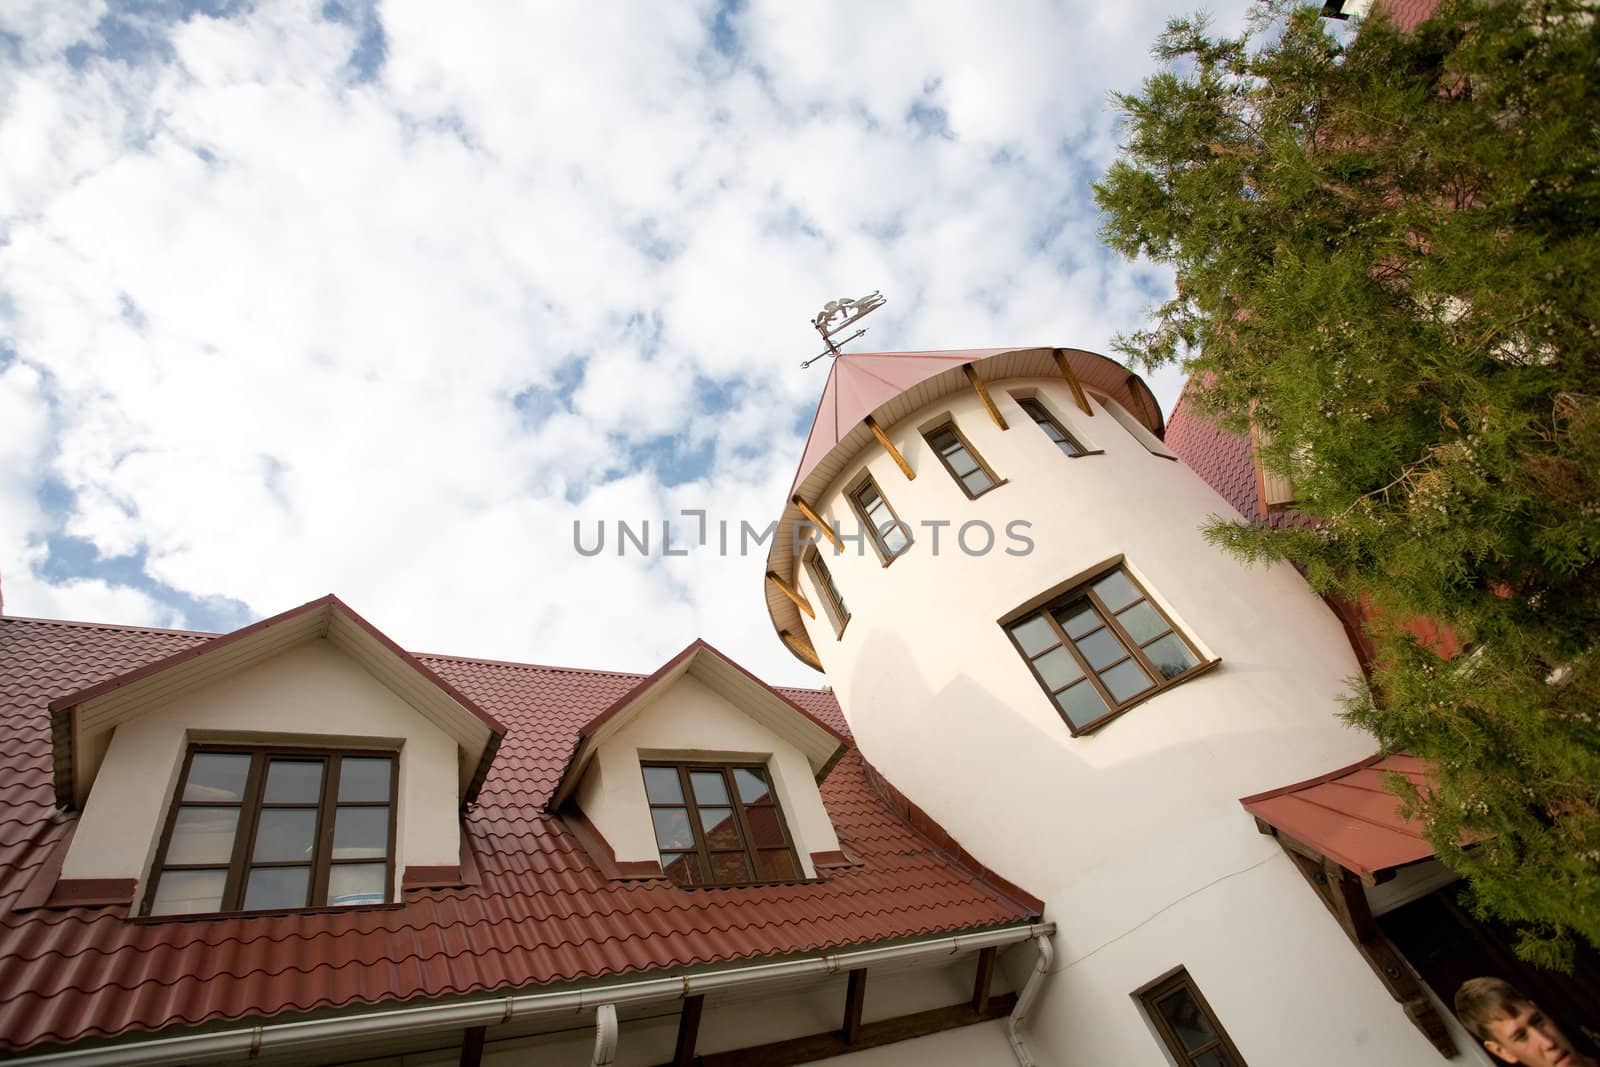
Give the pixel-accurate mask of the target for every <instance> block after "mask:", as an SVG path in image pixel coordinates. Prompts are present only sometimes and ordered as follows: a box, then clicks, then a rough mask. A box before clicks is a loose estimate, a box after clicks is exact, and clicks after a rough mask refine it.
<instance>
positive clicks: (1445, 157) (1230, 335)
mask: <svg viewBox="0 0 1600 1067" xmlns="http://www.w3.org/2000/svg"><path fill="white" fill-rule="evenodd" d="M1594 10H1595V9H1594V8H1593V7H1586V6H1585V4H1584V3H1582V2H1580V0H1504V2H1501V3H1485V2H1483V0H1446V3H1445V4H1444V6H1443V7H1442V8H1441V9H1440V11H1439V13H1438V15H1437V16H1436V17H1435V18H1434V19H1432V20H1430V21H1429V22H1427V23H1425V24H1423V25H1422V26H1421V27H1419V28H1417V29H1416V30H1414V31H1412V32H1409V33H1402V32H1399V31H1398V30H1396V29H1395V28H1394V27H1392V26H1391V25H1389V24H1388V23H1387V22H1386V21H1385V19H1384V18H1383V16H1382V15H1381V14H1378V15H1374V16H1373V17H1372V18H1369V19H1367V20H1366V21H1365V22H1364V23H1363V24H1361V25H1359V27H1358V28H1357V29H1356V30H1355V32H1353V33H1352V32H1349V31H1338V32H1335V31H1333V30H1331V29H1330V28H1329V26H1328V24H1326V23H1325V21H1324V20H1322V19H1320V18H1319V17H1318V13H1317V10H1316V9H1315V8H1304V7H1302V8H1295V7H1292V6H1290V5H1289V4H1288V3H1284V2H1278V3H1275V4H1273V5H1271V6H1267V7H1263V8H1261V9H1260V10H1259V11H1258V12H1257V13H1256V17H1255V19H1254V20H1253V21H1252V23H1251V30H1250V31H1249V32H1248V33H1246V34H1245V35H1244V36H1242V37H1239V38H1226V37H1218V36H1213V35H1212V34H1211V32H1210V30H1209V28H1208V26H1207V24H1206V22H1205V20H1204V19H1201V18H1197V19H1191V20H1178V21H1174V22H1172V23H1170V24H1169V25H1168V27H1167V30H1166V32H1165V33H1164V34H1162V35H1161V37H1160V39H1159V42H1158V44H1157V47H1156V54H1157V55H1158V57H1160V58H1161V59H1162V60H1163V61H1164V67H1163V70H1162V71H1161V72H1160V73H1158V74H1156V75H1155V76H1154V77H1152V78H1150V79H1149V80H1147V81H1146V82H1145V83H1144V85H1143V87H1142V89H1141V91H1140V92H1138V93H1133V94H1121V95H1118V96H1117V98H1116V99H1117V102H1118V104H1119V105H1120V107H1121V109H1122V111H1123V113H1124V118H1125V124H1124V127H1123V135H1124V138H1125V143H1124V145H1123V153H1122V157H1121V158H1120V159H1119V161H1117V162H1116V163H1114V164H1113V165H1112V166H1111V168H1110V169H1109V171H1108V172H1107V173H1106V175H1105V177H1104V179H1103V180H1102V181H1101V182H1100V183H1099V184H1097V185H1096V186H1095V194H1096V198H1097V200H1098V202H1099V204H1100V207H1101V209H1102V211H1103V212H1104V218H1105V225H1104V230H1103V236H1104V238H1105V239H1106V240H1107V242H1109V244H1110V245H1111V246H1112V247H1113V248H1114V249H1116V250H1117V251H1119V252H1121V253H1123V254H1124V255H1127V256H1129V257H1138V256H1144V257H1148V258H1149V259H1150V260H1153V261H1155V262H1158V263H1164V264H1168V265H1170V266H1171V267H1173V268H1174V270H1175V272H1176V275H1177V292H1176V295H1175V296H1174V297H1173V298H1172V299H1171V300H1170V301H1168V302H1167V303H1165V304H1164V305H1162V306H1161V307H1159V308H1158V309H1156V311H1155V313H1154V316H1153V320H1152V324H1151V325H1150V326H1149V328H1147V329H1145V330H1143V331H1140V332H1137V333H1133V334H1131V335H1129V336H1126V337H1123V338H1120V339H1119V342H1118V347H1119V349H1120V350H1121V351H1123V352H1124V353H1126V354H1127V355H1129V356H1131V357H1133V358H1134V359H1135V360H1136V361H1137V362H1139V363H1142V364H1143V365H1145V366H1147V367H1154V366H1158V365H1160V364H1163V363H1168V362H1173V361H1181V362H1182V363H1183V365H1184V366H1185V368H1186V369H1188V370H1189V372H1190V373H1191V374H1192V375H1193V376H1194V381H1195V384H1196V386H1200V385H1203V386H1204V387H1203V388H1191V390H1190V395H1189V397H1188V399H1187V400H1186V403H1193V404H1197V405H1198V406H1199V407H1200V408H1201V410H1202V411H1204V412H1206V413H1208V414H1210V415H1211V416H1212V417H1214V418H1216V419H1217V420H1219V421H1220V422H1221V423H1222V424H1223V425H1224V426H1226V427H1227V428H1230V429H1232V430H1235V431H1240V432H1242V431H1245V430H1247V429H1249V428H1250V426H1251V425H1252V424H1253V425H1254V426H1255V427H1256V428H1257V429H1258V430H1259V431H1261V435H1262V441H1263V449H1262V452H1263V461H1264V463H1265V464H1266V465H1267V466H1268V467H1269V468H1270V469H1272V470H1275V471H1278V472H1281V473H1284V474H1287V475H1289V476H1290V477H1292V479H1293V482H1294V486H1295V500H1296V504H1295V510H1296V511H1297V512H1299V513H1300V514H1301V516H1303V521H1302V522H1300V523H1298V524H1295V525H1293V526H1292V527H1290V528H1287V529H1271V528H1268V527H1266V526H1265V525H1262V524H1249V523H1232V524H1229V523H1222V522H1219V523H1217V524H1216V525H1215V526H1213V527H1212V528H1211V529H1209V530H1208V536H1210V537H1211V538H1212V539H1213V540H1214V541H1215V542H1217V543H1219V544H1221V545H1223V546H1225V547H1226V548H1228V549H1229V550H1231V551H1233V552H1234V553H1236V554H1238V555H1239V556H1241V557H1244V558H1246V559H1251V560H1290V561H1293V562H1295V563H1296V564H1297V565H1299V566H1300V567H1302V569H1303V570H1304V571H1305V573H1306V575H1307V577H1308V578H1309V580H1310V581H1311V583H1312V585H1313V586H1314V587H1315V588H1317V589H1318V590H1319V591H1332V592H1336V593H1339V594H1341V595H1342V596H1344V597H1346V598H1348V599H1350V600H1352V601H1356V600H1361V599H1363V598H1365V599H1366V600H1368V601H1369V602H1371V603H1372V604H1374V605H1375V606H1376V607H1377V608H1378V610H1379V612H1380V613H1381V618H1380V621H1378V622H1377V623H1374V624H1373V637H1374V640H1375V642H1376V644H1377V649H1378V654H1377V662H1376V666H1375V669H1374V673H1373V676H1372V678H1371V680H1370V683H1366V682H1362V681H1356V682H1353V683H1352V689H1353V693H1352V695H1351V696H1350V697H1349V698H1348V707H1349V717H1350V718H1351V720H1352V721H1354V722H1355V723H1357V724H1359V725H1360V726H1362V727H1365V728H1366V729H1368V730H1370V731H1371V732H1372V733H1373V734H1375V735H1376V736H1377V738H1378V741H1379V742H1380V743H1381V746H1382V748H1383V749H1385V750H1387V751H1398V750H1407V751H1410V752H1412V753H1414V754H1416V755H1418V756H1422V757H1425V758H1427V759H1431V760H1433V761H1435V763H1436V764H1437V767H1438V773H1437V780H1436V787H1435V788H1434V789H1433V790H1432V792H1431V793H1429V794H1427V795H1425V796H1415V795H1413V796H1410V797H1409V798H1408V802H1409V803H1410V804H1411V805H1412V807H1413V809H1414V810H1415V811H1416V812H1417V813H1419V814H1420V815H1421V816H1422V817H1423V818H1424V820H1425V822H1426V825H1427V827H1428V836H1429V840H1430V841H1431V842H1432V843H1433V845H1434V846H1435V848H1436V849H1437V851H1438V854H1439V856H1440V858H1441V859H1443V860H1444V861H1445V862H1446V863H1448V864H1450V865H1451V866H1452V867H1454V868H1456V869H1457V870H1459V871H1461V872H1462V873H1463V874H1464V875H1466V876H1467V878H1468V879H1469V885H1470V891H1469V892H1470V900H1471V902H1472V904H1473V905H1474V907H1475V908H1477V909H1478V910H1479V911H1480V912H1481V913H1483V914H1488V915H1493V916H1496V917H1499V918H1501V919H1505V920H1509V921H1511V922H1513V923H1515V924H1517V925H1518V927H1519V928H1520V929H1521V930H1522V942H1521V945H1520V951H1521V952H1522V953H1523V954H1524V955H1525V956H1526V957H1527V958H1529V959H1531V960H1533V961H1535V962H1538V963H1542V964H1545V965H1553V966H1561V965H1563V962H1564V961H1565V960H1566V959H1567V958H1568V956H1569V954H1570V950H1571V946H1572V944H1573V938H1574V936H1582V937H1583V938H1585V939H1587V940H1588V941H1589V942H1591V943H1593V944H1596V945H1600V21H1597V19H1596V17H1595V13H1594ZM1419 617H1425V618H1427V619H1430V620H1433V621H1435V622H1436V623H1439V624H1442V625H1443V626H1445V627H1447V628H1448V629H1449V631H1451V632H1453V634H1454V635H1455V636H1456V637H1457V638H1459V639H1460V641H1461V642H1462V643H1463V645H1464V651H1463V652H1462V653H1461V654H1460V655H1457V656H1455V657H1454V658H1451V659H1448V660H1446V659H1442V658H1441V657H1440V656H1439V655H1438V654H1437V652H1436V651H1435V650H1434V648H1432V647H1429V646H1428V645H1427V644H1426V643H1424V642H1423V641H1421V640H1419V638H1418V637H1417V636H1415V633H1414V630H1415V627H1408V626H1407V625H1406V623H1407V622H1411V621H1414V620H1416V619H1417V618H1419ZM1395 787H1396V788H1397V790H1398V789H1400V788H1401V786H1400V785H1399V783H1396V786H1395ZM1463 842H1470V843H1472V844H1470V847H1463V844H1462V843H1463Z"/></svg>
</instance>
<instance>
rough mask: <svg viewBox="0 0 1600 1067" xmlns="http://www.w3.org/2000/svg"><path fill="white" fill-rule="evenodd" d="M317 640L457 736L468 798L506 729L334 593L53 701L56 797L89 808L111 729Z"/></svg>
mask: <svg viewBox="0 0 1600 1067" xmlns="http://www.w3.org/2000/svg"><path fill="white" fill-rule="evenodd" d="M319 639H326V640H327V641H328V642H329V643H331V644H332V645H333V646H334V647H335V648H337V649H339V650H340V651H341V652H343V653H344V654H345V655H347V656H349V657H350V658H351V659H352V660H354V661H355V662H356V663H358V664H359V665H360V666H361V667H362V668H363V669H365V670H366V671H367V672H368V673H369V674H371V675H372V676H373V677H374V678H376V679H377V680H378V681H379V682H381V683H382V684H383V685H385V686H386V687H388V688H389V689H390V690H391V691H392V692H393V693H394V694H395V695H396V696H398V697H399V698H400V699H402V700H404V701H405V702H406V703H407V704H408V705H410V706H411V707H412V708H414V709H415V710H416V711H417V712H418V713H419V714H420V715H422V716H423V717H424V718H425V719H427V720H428V721H429V722H431V723H432V724H433V725H435V726H437V727H438V728H439V729H440V730H442V731H444V733H445V734H447V735H448V736H449V737H451V738H452V739H453V740H454V741H455V742H456V747H457V756H458V759H459V762H460V775H459V780H460V797H461V801H462V803H463V804H466V803H470V802H471V801H472V800H473V799H474V798H475V797H476V796H477V793H478V789H479V787H480V786H482V784H483V779H484V776H485V775H487V774H488V771H489V764H490V763H491V762H492V761H493V759H494V754H495V751H496V750H497V749H498V748H499V746H500V740H501V738H503V737H504V736H505V727H503V726H502V725H500V723H499V722H497V721H496V720H495V719H494V717H493V716H491V715H489V714H488V713H487V712H485V711H484V710H483V709H481V708H479V707H478V706H477V705H476V704H474V703H473V702H472V701H471V700H470V699H469V698H468V697H466V696H465V695H463V694H462V693H461V692H459V691H458V690H457V689H456V688H455V687H454V686H452V685H451V684H450V683H449V682H446V681H445V680H444V679H443V678H441V677H439V676H438V675H437V674H435V673H434V672H433V671H431V670H429V669H428V668H427V667H425V666H424V665H423V664H422V663H421V662H420V661H419V660H417V658H416V657H415V656H412V655H411V654H410V653H409V652H406V651H405V650H404V649H402V648H401V647H400V646H399V645H397V644H395V643H394V642H393V641H391V640H390V639H389V638H388V637H386V636H384V635H383V634H382V633H381V632H379V630H378V629H377V628H376V627H375V626H373V625H372V624H371V623H369V622H367V620H365V619H363V618H362V617H361V616H360V615H357V614H356V613H355V612H354V611H352V610H351V609H350V607H349V606H348V605H346V604H345V603H344V602H343V601H341V600H340V599H339V598H338V597H335V596H331V595H330V596H326V597H323V598H321V599H320V600H313V601H311V602H310V603H309V604H302V605H301V606H300V607H297V608H292V609H290V610H289V611H286V612H284V613H283V614H281V615H274V616H273V617H272V618H270V619H263V620H261V621H260V622H257V623H253V624H251V625H249V626H246V627H244V628H243V629H239V630H235V631H234V632H232V633H230V634H225V635H223V636H222V637H219V638H217V639H216V640H214V641H207V642H205V643H204V644H200V645H196V646H195V647H193V648H188V649H185V650H184V651H182V652H178V653H175V654H173V655H171V656H167V657H166V658H164V659H159V660H156V661H155V662H154V663H149V664H146V665H145V666H143V667H139V668H136V669H135V670H132V671H128V672H126V673H124V674H119V675H117V676H116V677H114V678H109V679H107V680H106V681H103V682H100V683H99V684H97V685H92V686H90V687H89V688H87V689H82V690H79V691H78V692H76V693H71V694H68V695H67V696H63V697H59V698H57V699H55V700H52V701H51V702H50V731H51V743H52V746H53V748H54V771H55V791H56V803H57V804H58V805H59V806H61V807H63V808H81V807H82V806H83V803H84V801H85V800H86V799H87V798H88V795H89V789H90V787H91V786H92V785H93V784H94V779H95V775H96V774H97V773H98V772H99V769H100V764H101V761H102V760H103V759H104V757H105V751H106V746H107V745H108V744H109V743H110V739H111V733H112V731H113V730H115V729H116V727H117V726H118V725H120V724H121V723H125V722H128V721H130V720H133V719H136V718H138V717H139V716H141V715H143V714H145V713H147V712H149V711H152V710H154V709H157V708H160V707H163V706H165V705H167V704H170V703H171V702H172V701H174V700H176V699H178V698H180V697H182V696H184V695H186V694H188V693H191V692H194V691H195V690H197V689H200V688H201V687H203V686H207V685H211V684H213V683H215V682H218V681H221V680H222V679H225V678H227V677H229V676H230V675H233V674H236V673H238V672H240V671H243V670H245V669H247V668H249V667H252V666H255V665H256V664H258V663H261V662H264V661H265V660H268V659H271V658H272V657H274V656H277V655H279V654H281V653H283V652H285V651H287V650H289V649H291V648H293V647H296V646H298V645H303V644H306V643H307V642H310V641H315V640H319ZM197 725H202V724H197Z"/></svg>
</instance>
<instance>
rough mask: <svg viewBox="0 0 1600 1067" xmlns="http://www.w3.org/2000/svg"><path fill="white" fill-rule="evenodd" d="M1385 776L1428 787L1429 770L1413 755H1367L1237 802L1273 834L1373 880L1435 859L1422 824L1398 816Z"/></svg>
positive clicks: (1398, 805) (1396, 800)
mask: <svg viewBox="0 0 1600 1067" xmlns="http://www.w3.org/2000/svg"><path fill="white" fill-rule="evenodd" d="M1387 773H1397V774H1403V775H1405V776H1406V777H1407V778H1409V779H1411V781H1412V782H1413V783H1415V784H1416V785H1418V786H1424V787H1425V786H1427V784H1428V781H1429V779H1430V777H1431V775H1432V769H1431V767H1430V766H1429V765H1428V764H1427V763H1425V762H1423V761H1422V760H1420V759H1417V758H1416V757H1415V756H1410V755H1406V754H1405V753H1400V754H1398V755H1394V756H1377V755H1374V756H1369V757H1367V758H1366V759H1364V760H1362V761H1361V762H1360V763H1354V764H1351V765H1350V766H1348V767H1343V768H1341V769H1339V770H1337V771H1332V772H1330V773H1328V774H1324V775H1321V776H1320V777H1317V778H1311V779H1308V780H1307V781H1304V782H1297V783H1295V784H1294V785H1286V786H1282V787H1280V788H1278V789H1272V790H1268V791H1267V792H1265V793H1257V794H1256V795H1254V796H1249V797H1241V798H1240V800H1239V803H1241V804H1243V805H1244V810H1245V811H1248V812H1249V813H1250V814H1251V815H1254V816H1255V817H1256V818H1257V819H1260V820H1261V821H1262V822H1264V823H1266V824H1268V825H1269V826H1271V827H1272V828H1273V829H1274V830H1276V831H1278V832H1279V833H1281V834H1284V835H1286V836H1288V837H1292V838H1294V839H1295V840H1296V841H1298V842H1300V843H1301V844H1303V845H1305V846H1307V847H1308V848H1311V849H1314V850H1315V851H1317V852H1319V853H1321V854H1322V855H1324V856H1326V857H1327V858H1328V859H1331V860H1333V861H1334V862H1335V863H1338V864H1339V865H1340V866H1342V867H1344V868H1345V869H1346V870H1348V871H1352V872H1354V873H1355V874H1358V875H1360V876H1361V877H1362V878H1363V879H1364V880H1367V881H1369V882H1370V881H1371V880H1372V879H1373V878H1374V877H1375V876H1376V875H1378V874H1379V873H1380V872H1382V871H1387V870H1391V869H1393V868H1395V867H1402V866H1404V865H1406V864H1408V863H1415V862H1416V861H1417V860H1422V859H1427V858H1428V857H1430V856H1432V855H1433V846H1432V845H1430V844H1428V842H1427V841H1426V840H1424V839H1423V837H1422V824H1421V823H1420V822H1418V821H1416V820H1415V819H1405V818H1402V817H1401V816H1400V799H1399V798H1398V797H1396V796H1395V795H1394V794H1393V793H1390V792H1389V791H1388V790H1386V789H1385V788H1384V787H1383V776H1384V775H1385V774H1387Z"/></svg>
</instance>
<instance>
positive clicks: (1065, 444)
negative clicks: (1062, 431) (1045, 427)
mask: <svg viewBox="0 0 1600 1067" xmlns="http://www.w3.org/2000/svg"><path fill="white" fill-rule="evenodd" d="M1056 447H1057V448H1059V449H1061V451H1062V452H1064V453H1066V454H1067V455H1069V456H1076V455H1077V454H1078V453H1080V452H1082V451H1083V449H1081V448H1079V447H1078V446H1077V445H1076V444H1074V443H1073V442H1072V439H1071V438H1069V437H1061V436H1059V435H1057V437H1056Z"/></svg>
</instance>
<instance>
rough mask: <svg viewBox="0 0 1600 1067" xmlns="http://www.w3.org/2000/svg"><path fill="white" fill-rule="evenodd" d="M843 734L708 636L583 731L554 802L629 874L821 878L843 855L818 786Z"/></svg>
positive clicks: (707, 880) (701, 881) (730, 881)
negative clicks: (732, 657)
mask: <svg viewBox="0 0 1600 1067" xmlns="http://www.w3.org/2000/svg"><path fill="white" fill-rule="evenodd" d="M847 747H848V744H847V742H846V740H845V738H844V737H843V735H841V734H840V733H839V732H838V731H837V730H835V729H834V728H833V727H831V726H829V725H828V724H826V723H824V722H822V721H820V720H818V719H816V718H815V717H813V716H812V715H810V714H808V713H807V712H805V711H804V710H802V709H801V708H800V707H799V706H797V705H796V704H794V703H793V702H792V701H790V700H788V699H786V698H785V697H784V696H783V695H782V694H781V693H779V692H777V691H776V690H774V689H772V688H771V687H769V686H767V685H766V684H764V683H763V682H761V681H760V680H759V679H757V678H756V677H755V676H754V675H752V674H750V673H749V672H748V671H746V670H745V669H744V668H742V667H740V666H739V665H738V664H736V663H734V662H733V661H732V660H730V659H728V658H727V657H726V656H724V655H723V654H722V653H720V652H718V651H717V650H716V649H714V648H712V647H711V646H710V645H708V644H706V643H705V642H704V641H696V642H694V643H693V644H691V645H690V646H689V647H688V648H686V649H684V650H683V652H681V653H679V654H678V655H677V656H675V657H673V658H672V659H671V660H669V661H668V662H667V663H666V664H665V665H664V666H663V667H661V668H660V669H659V670H658V671H656V672H655V673H654V674H652V675H650V676H649V677H647V678H645V679H644V680H642V681H641V682H639V684H638V685H636V686H634V687H633V689H631V690H630V691H629V692H627V693H625V694H623V696H622V697H621V698H619V699H618V700H617V701H615V702H614V703H613V704H612V705H611V706H610V707H608V708H607V709H605V710H604V711H602V712H601V713H600V714H598V715H596V716H595V717H594V718H593V719H591V720H590V721H589V722H588V723H587V724H585V725H584V727H583V728H582V730H581V731H580V733H579V740H578V744H577V746H576V748H575V749H574V751H573V754H572V757H571V758H570V759H569V760H568V762H567V766H566V768H565V770H564V772H563V774H562V777H561V781H560V783H559V784H558V785H557V787H556V790H555V792H554V794H553V795H552V797H551V800H550V805H549V807H550V810H551V811H553V812H559V813H561V814H562V815H564V816H566V817H567V819H568V821H569V823H570V824H572V825H574V827H575V828H576V829H577V830H578V831H579V833H580V836H581V837H582V838H585V839H586V844H587V845H588V846H589V847H590V848H591V850H599V851H600V852H601V853H602V854H603V855H602V857H600V858H602V859H603V860H604V861H606V862H607V863H608V864H614V868H613V869H614V870H615V871H616V872H619V873H620V874H622V875H623V876H632V877H666V878H669V879H671V880H672V881H673V882H675V883H677V884H678V885H681V886H684V887H694V886H719V885H721V886H726V885H750V884H757V883H762V882H783V881H796V880H799V879H802V878H814V877H816V876H817V869H818V866H819V865H826V864H827V863H829V862H830V861H837V860H838V859H839V858H840V856H841V854H840V850H839V841H838V838H837V836H836V835H835V834H834V830H833V824H832V822H831V821H830V820H829V818H828V813H827V811H826V810H825V809H824V808H823V805H822V797H821V794H820V793H819V792H818V789H817V786H818V784H819V783H820V782H821V781H822V780H823V779H824V778H825V777H826V776H827V774H828V772H829V771H830V770H832V769H833V765H834V764H835V763H836V762H837V761H838V759H839V757H840V756H842V755H843V754H844V752H845V750H846V748H847Z"/></svg>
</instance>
